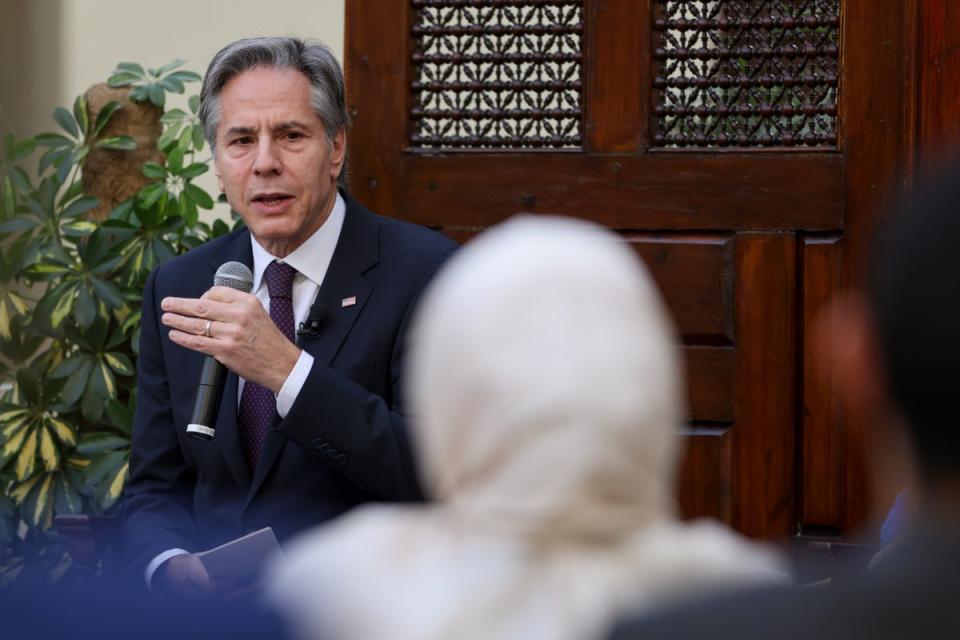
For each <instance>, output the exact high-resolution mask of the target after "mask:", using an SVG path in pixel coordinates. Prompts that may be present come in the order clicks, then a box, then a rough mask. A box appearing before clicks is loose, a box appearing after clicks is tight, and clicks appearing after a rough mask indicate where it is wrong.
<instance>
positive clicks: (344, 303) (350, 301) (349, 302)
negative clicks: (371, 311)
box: [340, 296, 357, 307]
mask: <svg viewBox="0 0 960 640" xmlns="http://www.w3.org/2000/svg"><path fill="white" fill-rule="evenodd" d="M355 304H357V296H350V297H349V298H344V299H343V300H341V301H340V306H341V307H352V306H353V305H355Z"/></svg>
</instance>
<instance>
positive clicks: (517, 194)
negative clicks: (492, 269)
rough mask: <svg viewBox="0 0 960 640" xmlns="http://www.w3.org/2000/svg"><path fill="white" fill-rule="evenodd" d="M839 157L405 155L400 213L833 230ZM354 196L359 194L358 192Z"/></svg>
mask: <svg viewBox="0 0 960 640" xmlns="http://www.w3.org/2000/svg"><path fill="white" fill-rule="evenodd" d="M481 159H482V168H481V167H479V166H478V161H480V160H481ZM840 161H841V158H840V156H838V155H835V154H819V153H817V154H814V153H808V154H797V155H782V154H765V153H742V154H694V153H686V152H678V153H671V152H661V153H651V154H647V155H643V156H637V157H629V156H584V155H581V154H577V153H555V154H550V155H546V154H543V155H534V154H529V153H515V154H489V155H488V154H484V155H482V156H480V155H479V154H459V155H444V156H440V155H420V154H417V155H408V156H407V161H406V163H405V167H406V172H405V175H404V177H403V180H402V181H401V183H400V185H399V186H400V189H401V195H400V202H401V211H400V213H401V216H402V217H403V218H405V219H407V220H412V221H414V222H418V223H420V224H424V225H427V226H433V227H446V226H449V225H452V226H459V227H471V226H480V227H484V226H490V225H492V224H496V223H497V222H500V221H501V220H503V219H504V218H507V217H509V216H511V215H513V214H515V213H517V212H520V211H526V212H539V213H554V214H565V215H574V216H579V217H585V218H589V219H591V220H594V221H596V222H598V223H600V224H603V225H606V226H608V227H612V228H614V229H689V230H694V229H710V230H712V229H781V228H787V229H793V228H800V229H814V230H816V229H836V228H839V225H840V224H841V222H842V201H841V174H840ZM517 176H523V179H522V180H518V179H517ZM358 197H360V199H361V201H366V199H367V196H366V194H365V193H364V192H363V190H362V189H358Z"/></svg>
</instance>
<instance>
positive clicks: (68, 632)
mask: <svg viewBox="0 0 960 640" xmlns="http://www.w3.org/2000/svg"><path fill="white" fill-rule="evenodd" d="M134 586H135V587H139V585H134ZM0 620H2V621H3V622H2V625H3V626H2V629H3V631H2V634H0V636H2V637H3V639H4V640H48V639H49V640H66V639H70V640H86V639H88V638H89V639H90V640H94V639H95V640H108V639H118V640H119V639H124V640H125V639H127V638H131V639H132V638H136V640H173V639H176V640H187V639H196V640H215V639H218V638H229V639H230V640H244V639H249V640H267V639H269V640H282V639H283V638H287V637H289V636H288V634H287V632H286V629H285V627H284V626H283V625H282V624H281V622H280V620H279V619H278V618H277V617H276V616H275V615H274V614H273V613H272V612H270V611H269V610H268V609H267V608H266V606H264V605H262V604H261V603H260V602H259V601H258V600H257V599H256V597H255V596H254V595H253V594H250V595H248V596H246V597H237V598H233V599H222V598H214V597H211V598H206V599H204V598H195V599H187V598H182V599H178V600H160V599H157V598H151V597H149V596H148V595H147V594H146V593H144V591H143V589H140V588H131V585H130V584H129V583H121V582H116V581H113V580H110V579H107V578H103V579H99V580H92V579H91V580H72V579H68V578H65V579H63V580H61V581H60V582H59V583H57V584H55V585H46V586H43V585H39V584H27V585H19V584H18V586H17V587H16V588H7V589H0Z"/></svg>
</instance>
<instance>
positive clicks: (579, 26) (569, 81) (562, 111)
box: [410, 0, 583, 149]
mask: <svg viewBox="0 0 960 640" xmlns="http://www.w3.org/2000/svg"><path fill="white" fill-rule="evenodd" d="M412 5H413V8H414V17H413V38H414V42H415V45H414V54H413V64H414V74H413V83H412V87H411V90H412V93H413V101H412V103H413V106H412V109H411V113H410V115H411V120H412V124H413V126H412V132H411V136H410V145H411V146H412V147H426V148H431V147H432V148H454V149H456V148H578V147H579V146H580V144H581V122H582V109H581V105H582V82H581V66H582V65H581V63H582V47H581V45H582V36H583V0H549V1H543V0H513V1H509V0H508V1H504V0H484V1H477V0H412Z"/></svg>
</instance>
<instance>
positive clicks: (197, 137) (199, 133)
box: [192, 124, 204, 151]
mask: <svg viewBox="0 0 960 640" xmlns="http://www.w3.org/2000/svg"><path fill="white" fill-rule="evenodd" d="M192 128H193V134H192V135H193V148H194V149H196V150H197V151H202V150H203V143H204V138H203V127H201V126H200V125H199V124H195V125H193V127H192Z"/></svg>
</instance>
